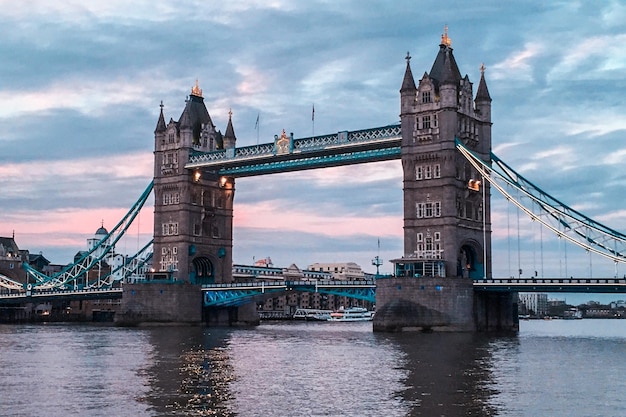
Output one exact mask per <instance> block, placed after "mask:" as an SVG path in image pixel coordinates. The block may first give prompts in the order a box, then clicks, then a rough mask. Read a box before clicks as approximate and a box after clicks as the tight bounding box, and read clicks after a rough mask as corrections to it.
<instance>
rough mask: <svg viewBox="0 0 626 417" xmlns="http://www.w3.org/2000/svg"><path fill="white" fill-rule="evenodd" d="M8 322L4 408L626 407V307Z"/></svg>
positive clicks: (462, 410)
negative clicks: (323, 317) (512, 323)
mask: <svg viewBox="0 0 626 417" xmlns="http://www.w3.org/2000/svg"><path fill="white" fill-rule="evenodd" d="M371 326H372V325H371V322H365V323H363V322H361V323H306V322H273V323H265V324H262V325H260V326H258V327H256V328H247V329H234V328H206V327H155V328H119V327H113V326H100V325H77V324H71V325H70V324H40V325H0V392H1V396H0V415H2V416H243V417H247V416H384V417H388V416H568V417H572V416H624V415H626V402H624V401H623V399H624V396H625V394H626V320H547V321H539V320H538V321H522V322H521V323H520V327H521V329H520V332H519V334H518V335H516V336H499V337H496V336H486V335H480V334H441V333H428V334H423V333H402V334H380V333H373V332H372V330H371Z"/></svg>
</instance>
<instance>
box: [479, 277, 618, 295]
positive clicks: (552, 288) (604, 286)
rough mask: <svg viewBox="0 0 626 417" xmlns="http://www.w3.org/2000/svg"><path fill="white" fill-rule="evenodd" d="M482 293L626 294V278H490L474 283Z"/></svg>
mask: <svg viewBox="0 0 626 417" xmlns="http://www.w3.org/2000/svg"><path fill="white" fill-rule="evenodd" d="M474 289H477V290H481V291H515V292H575V293H607V294H609V293H624V292H626V278H488V279H479V280H475V281H474Z"/></svg>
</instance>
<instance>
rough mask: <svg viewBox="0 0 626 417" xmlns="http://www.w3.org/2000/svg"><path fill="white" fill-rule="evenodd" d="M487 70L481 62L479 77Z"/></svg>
mask: <svg viewBox="0 0 626 417" xmlns="http://www.w3.org/2000/svg"><path fill="white" fill-rule="evenodd" d="M486 69H487V68H486V67H485V63H484V62H483V63H482V64H480V75H485V70H486Z"/></svg>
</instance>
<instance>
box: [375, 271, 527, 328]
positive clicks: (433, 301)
mask: <svg viewBox="0 0 626 417" xmlns="http://www.w3.org/2000/svg"><path fill="white" fill-rule="evenodd" d="M373 328H374V331H380V332H401V331H451V332H455V331H460V332H465V331H466V332H474V331H478V332H506V331H513V332H517V331H518V330H519V320H518V318H517V293H515V292H486V291H475V290H474V287H473V281H472V280H471V279H469V278H443V277H418V278H406V277H395V278H384V279H379V280H377V282H376V315H375V316H374V323H373Z"/></svg>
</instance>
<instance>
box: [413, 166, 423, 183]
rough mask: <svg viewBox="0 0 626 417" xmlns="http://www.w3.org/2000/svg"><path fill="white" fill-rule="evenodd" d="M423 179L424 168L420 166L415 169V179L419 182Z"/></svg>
mask: <svg viewBox="0 0 626 417" xmlns="http://www.w3.org/2000/svg"><path fill="white" fill-rule="evenodd" d="M423 178H424V168H423V167H422V166H421V165H420V166H417V167H415V179H416V180H421V179H423Z"/></svg>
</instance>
